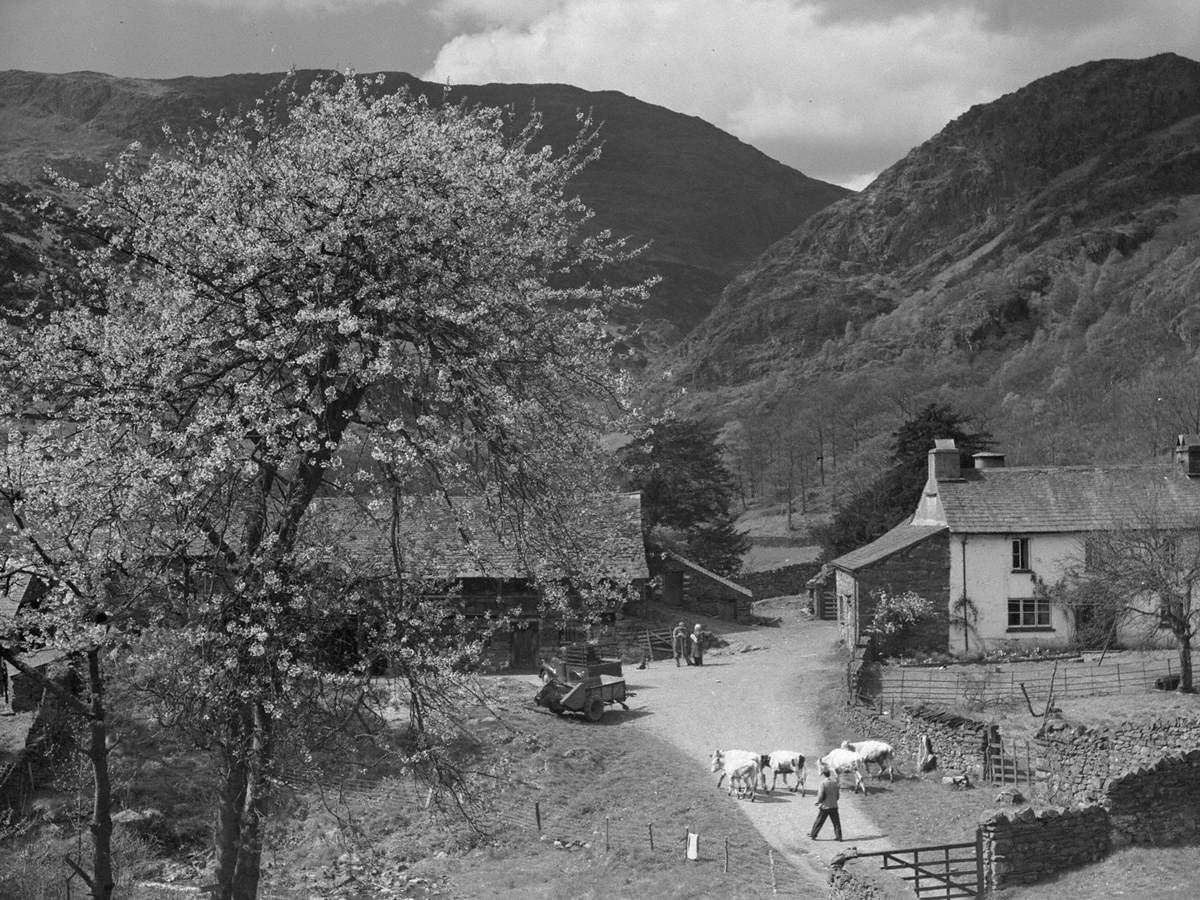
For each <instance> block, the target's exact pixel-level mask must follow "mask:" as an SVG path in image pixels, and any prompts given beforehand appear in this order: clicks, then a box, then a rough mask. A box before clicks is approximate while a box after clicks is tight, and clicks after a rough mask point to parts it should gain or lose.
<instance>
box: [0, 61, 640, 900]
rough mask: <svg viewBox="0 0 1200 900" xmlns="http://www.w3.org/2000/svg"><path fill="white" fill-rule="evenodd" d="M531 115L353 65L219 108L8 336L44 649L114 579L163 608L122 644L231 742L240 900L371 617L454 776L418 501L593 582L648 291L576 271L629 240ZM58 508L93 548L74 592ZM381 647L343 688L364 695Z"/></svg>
mask: <svg viewBox="0 0 1200 900" xmlns="http://www.w3.org/2000/svg"><path fill="white" fill-rule="evenodd" d="M537 128H538V126H537V122H536V121H535V122H534V123H532V124H531V125H530V126H528V127H526V128H524V129H514V128H513V127H512V123H511V121H510V117H509V116H507V115H506V114H504V113H502V112H500V111H498V110H487V109H478V110H473V109H466V108H463V107H456V106H446V107H441V108H438V109H430V108H429V107H428V106H427V105H425V104H424V103H423V102H419V101H413V100H410V99H409V98H408V97H407V96H406V95H403V94H399V95H398V94H392V95H382V96H379V95H377V92H376V90H375V84H364V83H362V82H360V81H359V80H358V79H356V78H354V77H347V78H345V79H331V80H328V81H318V82H317V83H316V84H315V85H314V86H313V87H312V89H311V90H310V91H309V92H308V93H306V94H304V95H302V96H297V95H295V94H283V95H281V98H280V100H279V102H278V104H277V105H274V106H273V105H271V104H267V103H264V104H260V105H259V106H258V107H257V108H255V109H254V110H252V111H250V112H248V113H245V114H241V115H238V116H231V117H220V118H218V119H217V120H215V122H214V127H213V130H212V132H211V133H210V134H208V135H188V136H187V137H186V138H183V139H176V140H173V141H172V146H171V149H170V155H166V156H158V155H156V156H154V157H152V158H150V159H148V160H147V159H144V158H141V157H139V156H138V155H136V154H135V153H133V152H130V153H128V154H126V155H124V156H123V157H122V158H121V159H120V160H119V161H118V162H117V163H116V164H115V166H113V167H112V168H111V169H110V171H109V174H108V176H107V178H106V179H105V181H104V182H103V183H102V184H101V185H100V186H98V187H97V188H94V189H90V190H88V191H86V192H82V193H83V194H84V196H85V201H84V202H83V204H82V206H81V216H82V221H83V222H84V223H86V225H87V226H88V227H90V228H91V229H93V230H94V231H95V232H96V233H97V234H102V235H104V236H105V237H106V240H105V242H104V243H103V244H102V245H101V246H100V247H99V248H98V249H97V250H95V251H92V252H89V253H87V254H84V255H82V256H81V257H80V258H79V261H78V270H77V278H73V279H61V280H59V281H58V283H57V289H58V292H57V295H56V296H55V297H54V309H53V311H52V312H48V313H43V314H38V315H35V316H33V317H31V318H30V319H28V320H27V321H26V322H24V323H22V326H21V327H10V328H8V329H7V330H6V331H5V332H4V334H3V342H2V345H0V351H2V354H0V365H2V372H0V374H2V375H3V378H4V388H5V391H4V401H3V402H4V404H5V409H4V410H3V411H4V413H5V414H6V417H7V420H8V421H10V422H14V423H19V425H17V426H14V428H13V431H12V435H11V439H10V443H9V445H8V448H7V452H8V454H9V472H10V474H11V475H12V478H11V489H10V490H9V491H8V494H7V496H9V497H10V498H11V505H12V509H13V511H14V512H15V514H16V515H17V516H19V517H21V518H20V521H21V523H22V524H21V525H19V527H18V529H17V530H16V531H15V532H14V534H13V538H14V541H15V542H16V544H18V545H22V546H23V547H24V550H23V552H22V557H21V558H22V559H23V560H24V565H25V567H26V569H28V570H29V571H31V572H33V573H34V574H36V575H38V576H39V577H40V578H42V579H43V580H45V581H46V582H47V583H48V584H49V585H51V588H52V592H57V595H56V596H61V597H62V598H63V600H62V602H60V603H56V604H51V605H50V607H48V609H49V611H51V612H53V611H54V610H57V611H58V612H59V613H60V614H59V615H58V617H57V620H56V622H55V627H54V629H53V635H54V636H55V638H54V639H55V640H58V639H59V636H61V635H68V634H82V633H83V632H85V631H86V630H87V629H88V628H92V629H94V628H95V627H96V625H97V623H98V622H99V621H101V620H100V618H99V617H100V616H106V615H108V614H109V613H110V612H111V611H112V609H113V608H114V607H115V606H116V604H115V603H111V604H110V603H109V602H107V601H106V599H105V598H106V597H108V596H109V595H112V596H114V597H118V598H119V597H123V596H131V597H132V596H137V597H139V598H142V599H143V600H144V601H145V602H142V603H141V604H140V607H139V608H138V610H137V614H136V622H137V633H138V634H137V640H136V641H133V642H131V643H133V645H134V648H135V650H137V651H138V652H139V653H140V655H136V656H134V657H133V658H132V659H131V660H130V661H129V662H130V664H131V665H132V667H133V668H134V669H135V670H138V672H139V677H143V678H147V679H150V680H154V679H155V677H156V676H157V678H158V684H159V685H160V687H161V686H162V685H163V683H164V681H166V680H169V681H170V684H168V685H167V687H168V688H169V689H170V693H171V694H172V696H174V697H175V698H176V699H177V700H178V701H180V702H181V703H182V704H183V706H184V707H185V709H184V712H185V713H186V715H187V716H188V717H189V721H190V726H191V728H192V731H193V733H196V734H202V735H204V736H205V739H206V741H207V746H209V747H210V748H211V749H212V750H213V752H214V755H215V762H216V764H217V768H218V771H219V780H220V787H219V790H218V791H217V797H216V800H215V803H216V806H217V816H216V829H215V847H216V854H215V856H216V873H215V880H216V883H217V891H216V896H217V897H218V898H222V900H229V898H237V900H246V898H252V897H254V896H256V894H257V891H258V884H259V879H260V871H261V867H260V859H261V851H262V842H263V828H264V826H265V821H266V818H267V816H268V815H269V814H270V811H271V808H272V806H271V801H272V793H273V786H274V784H275V781H276V778H277V776H278V775H279V772H278V762H279V759H280V757H281V755H282V754H284V753H286V752H287V751H288V750H289V748H291V747H292V746H293V742H294V741H297V740H300V739H302V738H303V736H304V734H305V728H306V727H307V724H308V723H307V715H308V714H309V712H310V711H311V705H306V704H311V703H312V702H316V703H319V702H320V698H321V697H322V696H323V694H322V691H321V690H320V685H321V684H324V683H327V682H329V681H330V680H331V679H335V678H336V677H337V676H336V674H335V673H333V672H331V671H329V670H327V669H325V668H323V667H322V666H320V665H319V664H318V662H317V661H318V660H320V659H321V658H322V654H321V652H320V645H321V643H322V641H323V640H325V638H327V636H328V634H329V633H330V628H331V627H332V626H336V625H338V624H339V623H341V622H344V621H346V620H347V619H348V618H354V619H355V620H356V621H359V622H363V621H364V620H365V626H364V627H366V628H367V629H368V631H369V636H370V637H371V638H372V640H373V641H376V642H379V643H380V644H382V646H384V647H385V648H386V649H387V651H388V653H389V655H390V656H391V657H392V659H393V661H394V663H395V668H396V671H397V672H398V674H399V677H400V679H401V682H402V683H403V684H404V692H405V700H406V701H407V702H406V706H407V709H408V711H409V717H410V724H411V727H412V730H413V735H414V740H413V742H412V751H411V752H412V761H413V763H414V765H417V766H418V767H419V771H421V772H424V773H426V774H429V775H430V776H431V777H434V778H440V777H442V776H443V775H444V774H445V771H446V765H447V763H446V762H445V758H444V757H442V756H440V755H439V747H438V744H437V740H436V739H437V736H438V734H437V731H436V728H435V724H434V722H433V715H434V712H435V710H436V708H437V703H438V702H439V699H438V698H439V697H441V696H443V695H442V693H441V690H440V688H441V687H442V686H443V685H444V684H445V682H446V681H447V680H449V679H452V678H454V677H455V676H456V674H457V673H459V672H462V671H463V670H464V669H465V668H466V667H467V666H469V664H470V662H471V654H472V652H473V651H475V650H478V648H479V641H478V639H477V638H478V636H477V635H475V634H472V633H469V632H468V631H466V630H464V629H465V628H466V624H465V622H464V620H463V619H462V617H461V616H458V617H456V616H453V615H448V610H447V609H446V607H445V606H444V605H440V604H433V603H431V602H430V601H428V600H426V599H425V597H424V595H423V594H422V593H421V591H420V588H419V584H420V578H421V575H422V574H423V570H422V566H421V563H422V561H421V560H420V559H419V558H415V554H414V553H413V552H412V551H411V548H410V546H409V545H408V543H407V542H406V540H405V538H404V536H405V534H406V533H408V532H406V530H405V527H404V526H405V524H406V523H409V522H412V521H414V520H416V521H419V519H418V513H417V511H418V510H420V509H421V508H422V507H429V506H430V505H431V504H434V505H437V506H440V507H441V508H442V509H461V508H462V507H461V505H459V504H456V503H455V498H457V497H460V496H463V495H472V496H476V497H481V498H483V499H484V500H485V503H484V506H483V510H484V512H483V513H481V515H482V517H483V518H482V519H476V520H468V519H466V518H464V520H462V521H460V522H459V526H458V530H459V532H460V533H461V534H462V535H463V536H464V538H468V539H469V538H470V536H471V534H472V533H475V534H478V529H479V528H481V527H487V526H489V525H494V524H495V523H496V521H497V520H500V519H503V520H504V521H505V522H506V525H507V528H506V530H507V532H508V533H509V534H513V535H516V536H517V537H518V538H519V539H520V540H521V543H522V546H524V547H525V548H526V551H527V558H528V560H529V565H530V568H531V569H532V570H534V571H535V572H536V573H538V574H540V575H541V576H542V577H544V578H546V579H547V580H548V581H555V582H556V583H557V577H558V576H559V575H567V574H574V575H576V576H578V577H579V578H580V580H581V583H583V584H585V585H586V582H587V578H586V576H587V575H588V573H589V563H590V561H589V560H587V559H583V558H581V557H580V556H579V555H578V554H577V553H573V552H572V548H573V547H577V546H578V542H575V541H573V540H572V531H573V529H574V527H575V526H576V525H577V524H578V522H577V519H578V516H577V515H575V514H574V512H573V510H574V509H575V506H576V504H577V499H578V497H579V496H581V495H582V494H586V493H588V492H591V491H595V490H596V489H597V488H598V487H600V486H601V484H602V481H601V478H602V473H603V472H604V464H603V461H602V455H601V453H600V449H599V448H600V443H599V435H600V434H601V433H602V431H603V430H607V429H610V428H611V427H612V418H611V417H612V414H613V412H614V411H618V412H619V411H620V409H621V408H622V406H623V404H624V385H623V382H622V380H621V378H620V377H618V376H617V375H615V374H613V373H614V368H613V366H612V365H611V362H612V360H611V346H612V345H611V342H610V340H609V338H608V337H607V335H606V330H605V322H606V320H605V314H606V312H607V311H608V310H609V309H610V308H611V307H612V305H613V304H616V303H619V302H624V301H628V300H634V299H637V298H640V297H641V296H642V295H643V294H644V290H643V287H642V286H641V285H637V286H632V287H626V288H622V289H611V288H608V287H605V286H603V285H601V286H591V285H580V284H579V281H578V274H579V273H581V272H589V273H594V272H598V271H601V270H603V269H604V268H605V267H606V266H608V265H609V264H610V263H612V262H613V261H614V260H616V259H619V258H621V257H622V256H623V255H624V250H623V247H622V245H621V244H620V243H619V242H613V241H612V240H610V239H609V237H608V235H607V234H606V233H600V234H598V235H593V236H591V237H588V236H585V235H584V232H583V231H582V230H581V226H583V225H584V224H585V223H586V222H587V220H588V218H589V217H590V213H589V212H588V210H586V208H585V207H583V205H582V204H581V203H580V201H579V200H578V199H577V198H572V197H571V196H569V195H567V194H566V193H565V188H566V185H567V183H568V181H569V180H570V179H571V178H572V177H573V176H574V175H575V174H576V173H577V172H578V171H579V170H580V169H581V167H583V166H584V165H586V164H587V163H588V162H589V161H590V160H591V159H592V158H594V156H595V145H594V142H593V141H592V135H591V133H590V132H589V131H588V129H587V123H584V125H583V129H584V130H583V131H582V132H581V137H580V139H579V140H578V141H577V142H576V143H575V144H574V145H573V146H571V147H570V148H567V149H566V150H565V151H564V152H563V154H562V155H560V156H554V155H553V154H552V152H551V151H550V148H548V147H544V148H541V149H533V147H534V144H533V141H535V139H536V137H537ZM62 187H64V189H71V190H74V191H81V189H80V188H79V187H78V186H77V185H71V184H68V183H65V182H64V183H63V184H62ZM563 285H575V286H563ZM29 472H32V473H33V480H32V481H30V479H29V478H25V473H29ZM23 478H24V480H22V479H23ZM42 496H44V497H45V498H46V499H45V500H44V501H43V500H40V499H38V498H39V497H42ZM31 497H32V498H33V499H34V500H36V501H37V502H31V501H30V499H29V498H31ZM64 498H71V502H69V503H68V502H67V501H66V500H65V499H64ZM76 498H77V502H76ZM56 501H58V506H55V502H56ZM347 509H349V510H352V511H353V513H354V516H355V517H356V518H355V522H356V523H357V524H354V523H352V524H351V526H349V527H348V526H347V523H346V521H345V519H339V518H338V511H339V510H341V511H343V512H344V511H345V510H347ZM63 510H68V511H69V513H70V514H71V515H73V516H75V517H76V518H77V519H78V520H80V521H81V522H83V523H85V524H86V526H87V528H86V531H87V533H89V534H93V535H95V544H96V545H97V550H96V553H95V554H94V559H95V560H96V565H95V566H94V567H93V568H94V569H95V570H96V571H95V574H94V576H93V578H92V580H91V581H89V582H87V584H86V587H85V588H79V587H78V586H77V585H76V584H75V581H76V579H75V575H74V572H73V570H70V569H67V568H64V566H63V563H62V562H61V558H65V554H66V553H68V552H69V551H74V550H76V549H77V548H76V547H75V546H74V544H73V542H72V538H71V536H70V534H68V533H66V531H65V530H64V529H65V528H66V525H64V523H63V521H62V519H61V515H65V513H64V512H63ZM51 512H57V513H59V514H60V518H55V516H53V515H51V514H50V513H51ZM68 524H69V523H68ZM71 527H75V526H74V525H72V526H71ZM364 528H365V529H368V530H371V536H373V537H376V538H378V537H379V536H380V535H382V536H383V538H384V542H383V544H382V547H383V549H382V550H381V549H380V544H379V542H378V541H374V542H372V541H365V542H364V541H363V540H362V537H363V534H362V529H364ZM410 531H411V529H410ZM47 547H49V548H53V549H57V550H62V551H63V552H62V553H61V554H59V555H58V556H56V555H55V553H54V552H53V549H52V550H51V551H46V548H47ZM63 548H66V549H63ZM560 549H561V554H560V553H559V551H560ZM151 562H154V565H151V564H150V563H151ZM567 593H568V592H566V591H559V592H558V593H557V594H555V595H554V596H558V597H563V596H565V595H566V594H567ZM574 596H578V594H574ZM68 601H70V602H68ZM131 618H134V617H132V616H131ZM47 633H49V632H47ZM83 642H84V639H83V638H82V637H81V638H80V640H79V645H82V643H83ZM94 645H95V646H96V647H102V645H101V644H100V643H99V640H98V639H97V640H96V641H95V642H94ZM114 652H115V651H114ZM369 663H370V659H368V658H361V659H349V660H345V661H344V662H343V665H342V666H341V669H342V670H344V671H345V672H348V673H349V674H348V675H346V676H345V677H346V678H350V679H353V680H352V681H350V682H346V681H341V682H337V683H338V684H339V685H341V687H342V688H345V687H355V686H357V687H358V688H360V689H361V691H362V694H361V696H363V697H364V698H365V697H368V696H369V694H368V687H369V682H368V680H367V676H368V675H369ZM96 896H107V895H106V894H102V893H100V892H99V891H97V893H96Z"/></svg>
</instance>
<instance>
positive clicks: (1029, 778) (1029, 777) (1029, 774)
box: [1025, 741, 1033, 792]
mask: <svg viewBox="0 0 1200 900" xmlns="http://www.w3.org/2000/svg"><path fill="white" fill-rule="evenodd" d="M1025 787H1027V788H1029V790H1030V792H1032V791H1033V764H1032V763H1031V762H1030V759H1029V741H1026V742H1025Z"/></svg>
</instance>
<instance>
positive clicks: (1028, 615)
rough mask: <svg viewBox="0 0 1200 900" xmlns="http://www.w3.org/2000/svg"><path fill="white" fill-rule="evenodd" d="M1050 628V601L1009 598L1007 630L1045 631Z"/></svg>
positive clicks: (1032, 598)
mask: <svg viewBox="0 0 1200 900" xmlns="http://www.w3.org/2000/svg"><path fill="white" fill-rule="evenodd" d="M1049 627H1050V600H1049V598H1048V597H1009V598H1008V628H1009V630H1010V631H1012V630H1014V629H1018V628H1037V629H1047V628H1049Z"/></svg>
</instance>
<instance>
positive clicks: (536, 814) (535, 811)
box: [533, 800, 542, 834]
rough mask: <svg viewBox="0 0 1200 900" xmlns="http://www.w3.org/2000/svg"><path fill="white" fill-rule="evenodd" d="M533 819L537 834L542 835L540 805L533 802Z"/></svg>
mask: <svg viewBox="0 0 1200 900" xmlns="http://www.w3.org/2000/svg"><path fill="white" fill-rule="evenodd" d="M533 819H534V821H535V822H537V830H538V834H541V833H542V804H540V803H538V802H537V801H536V800H534V801H533Z"/></svg>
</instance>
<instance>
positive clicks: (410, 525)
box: [310, 493, 650, 582]
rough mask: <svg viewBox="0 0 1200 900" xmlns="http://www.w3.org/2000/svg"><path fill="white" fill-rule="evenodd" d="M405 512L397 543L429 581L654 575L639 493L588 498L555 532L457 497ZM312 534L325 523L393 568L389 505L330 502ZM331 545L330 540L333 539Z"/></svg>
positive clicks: (368, 557) (353, 553)
mask: <svg viewBox="0 0 1200 900" xmlns="http://www.w3.org/2000/svg"><path fill="white" fill-rule="evenodd" d="M451 502H452V504H453V507H452V508H451V507H447V506H446V505H445V504H444V503H442V504H439V505H434V506H431V507H424V508H422V509H421V510H420V512H413V513H411V514H406V515H404V516H402V517H400V520H399V521H398V522H397V525H396V529H397V530H396V538H397V540H396V545H397V547H398V548H399V549H400V552H401V554H402V556H403V557H404V562H405V564H406V566H407V567H408V568H409V569H410V571H417V570H418V568H419V571H418V572H417V574H420V575H422V576H424V577H430V578H449V579H461V578H525V577H529V576H530V575H532V574H533V573H534V571H535V569H537V568H538V567H539V565H541V566H545V565H549V566H550V567H551V568H552V569H553V568H554V567H557V568H558V569H559V570H564V571H572V570H576V571H578V572H581V573H591V574H596V575H598V576H600V577H604V578H612V579H616V580H620V581H626V582H627V581H634V580H638V579H646V578H649V576H650V573H649V571H648V569H647V564H646V551H645V545H644V542H643V538H642V514H641V494H640V493H626V494H604V495H594V496H591V497H585V498H582V499H580V500H579V501H578V503H577V504H576V506H575V507H574V508H573V509H570V510H565V511H563V514H564V517H565V518H566V519H567V521H564V522H562V523H558V527H555V528H554V529H551V531H552V532H553V533H554V535H556V537H554V538H550V537H548V536H547V535H546V533H545V529H543V528H540V527H532V528H529V529H528V530H527V532H526V533H525V534H524V535H519V534H518V532H517V529H518V527H519V524H518V523H517V522H515V521H514V520H512V519H511V518H505V517H497V516H495V515H493V514H490V513H489V512H488V510H487V509H486V507H485V505H484V504H483V503H482V502H481V501H480V500H477V499H474V498H452V499H451ZM313 519H314V526H313V530H314V531H316V532H318V533H317V534H315V535H313V536H312V537H310V539H312V538H314V537H315V539H316V540H317V541H318V542H319V540H320V534H319V531H320V529H321V528H322V527H324V528H332V529H336V531H337V542H338V543H340V544H342V545H347V551H348V552H347V553H346V554H345V555H346V556H347V557H348V558H351V559H353V560H355V561H356V563H359V564H368V565H369V564H372V563H373V564H375V565H376V566H378V567H379V568H381V569H385V570H386V569H390V568H391V566H392V541H391V527H392V526H391V520H390V514H389V511H388V510H387V509H384V510H378V511H377V510H373V509H371V508H370V507H369V506H368V505H366V504H363V503H357V502H354V501H340V500H325V501H322V502H321V503H320V504H319V505H318V506H317V507H316V508H315V509H314V516H313ZM331 546H332V542H331Z"/></svg>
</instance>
